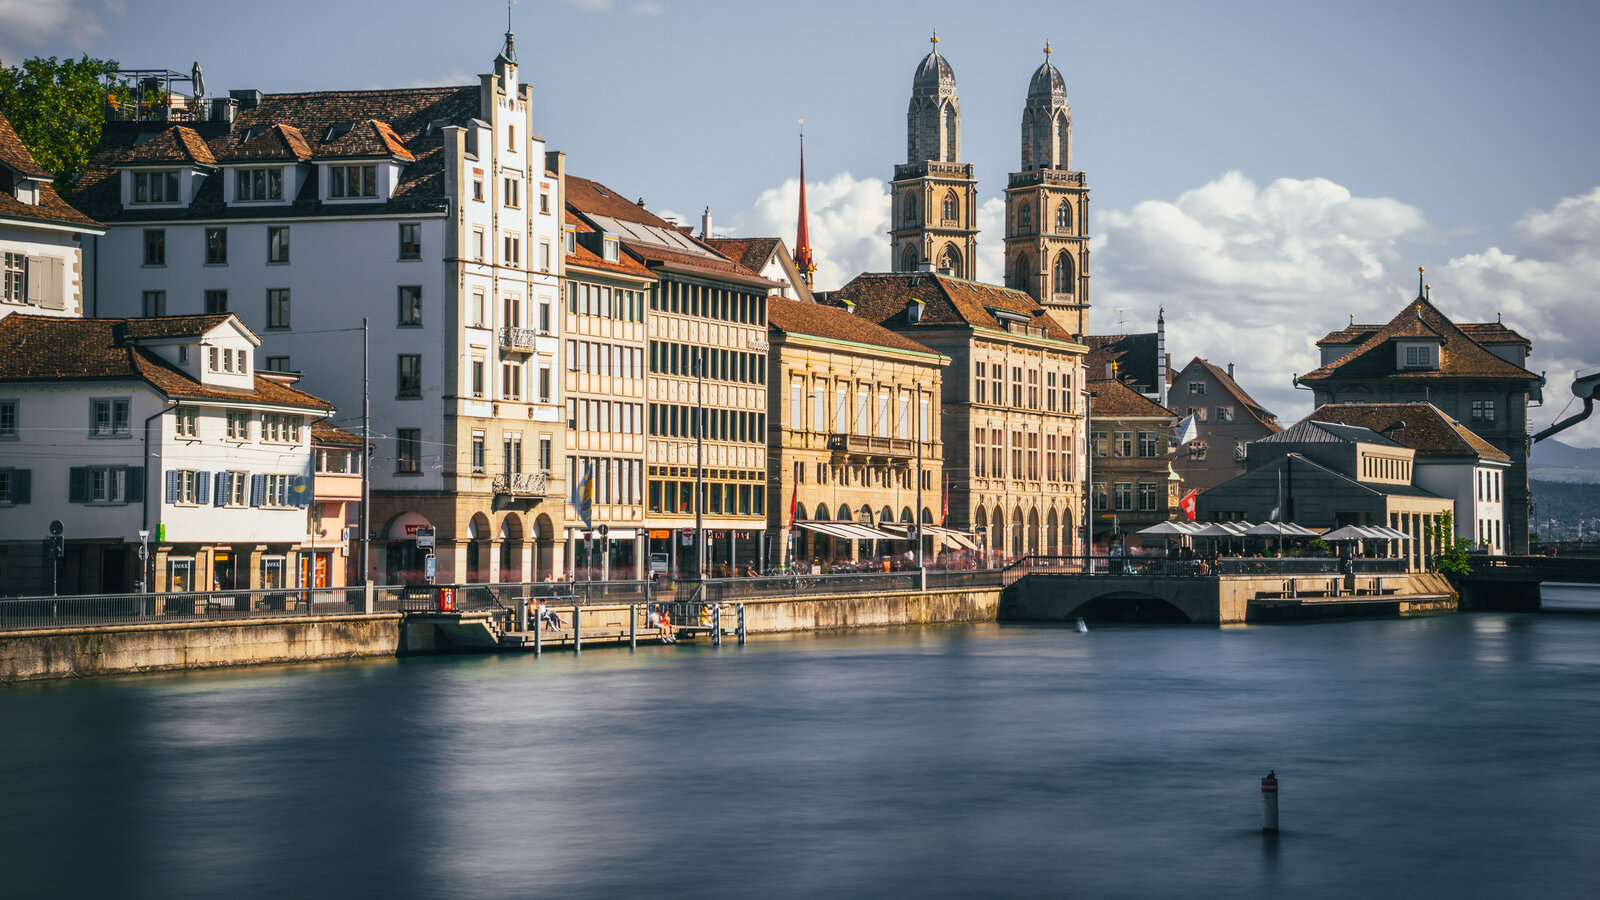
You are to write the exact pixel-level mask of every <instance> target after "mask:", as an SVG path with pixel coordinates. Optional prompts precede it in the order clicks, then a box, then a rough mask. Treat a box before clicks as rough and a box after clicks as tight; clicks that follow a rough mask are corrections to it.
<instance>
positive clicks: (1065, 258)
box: [1005, 43, 1089, 335]
mask: <svg viewBox="0 0 1600 900" xmlns="http://www.w3.org/2000/svg"><path fill="white" fill-rule="evenodd" d="M1050 52H1051V51H1050V45H1049V44H1048V43H1047V44H1045V47H1044V65H1042V66H1040V67H1039V68H1038V70H1037V71H1035V72H1034V73H1033V80H1032V81H1030V82H1029V83H1028V102H1027V104H1026V105H1025V106H1024V107H1023V109H1022V171H1020V172H1012V173H1011V178H1010V183H1009V185H1008V186H1007V187H1006V228H1005V232H1006V271H1005V284H1006V287H1010V288H1016V289H1017V290H1020V291H1026V292H1027V293H1028V294H1029V295H1031V296H1032V297H1033V298H1034V299H1036V300H1038V301H1039V303H1040V304H1042V305H1043V306H1045V307H1046V308H1047V309H1049V310H1050V311H1051V313H1052V314H1053V315H1054V316H1055V319H1056V321H1058V322H1060V323H1061V325H1062V326H1063V327H1065V328H1066V329H1067V330H1068V331H1071V332H1072V333H1073V334H1078V335H1081V334H1085V333H1087V332H1088V329H1089V321H1088V320H1089V187H1088V182H1087V180H1086V179H1085V178H1084V175H1083V173H1082V172H1074V171H1072V111H1071V110H1070V109H1068V108H1067V86H1066V82H1064V81H1062V79H1061V73H1060V72H1058V71H1056V67H1055V66H1053V65H1051V64H1050Z"/></svg>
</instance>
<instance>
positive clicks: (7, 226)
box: [0, 221, 93, 318]
mask: <svg viewBox="0 0 1600 900" xmlns="http://www.w3.org/2000/svg"><path fill="white" fill-rule="evenodd" d="M76 237H77V233H76V232H75V231H73V230H71V229H66V228H54V227H49V226H44V225H39V226H35V225H24V224H21V223H20V222H16V221H3V222H0V253H16V254H21V255H23V256H26V257H31V260H30V264H29V266H28V281H29V287H30V288H32V290H31V291H30V292H29V293H34V294H37V298H36V299H34V300H29V299H28V294H25V295H24V296H23V297H22V298H21V299H20V300H15V301H8V300H6V299H5V295H4V292H3V290H0V318H4V317H5V316H8V315H10V314H11V313H14V312H25V313H31V314H34V315H42V316H65V317H71V318H78V317H81V316H82V315H83V277H82V271H83V265H82V258H83V254H82V250H81V247H80V245H79V243H78V241H77V240H75V238H76ZM85 239H86V240H92V239H93V238H90V237H86V238H85Z"/></svg>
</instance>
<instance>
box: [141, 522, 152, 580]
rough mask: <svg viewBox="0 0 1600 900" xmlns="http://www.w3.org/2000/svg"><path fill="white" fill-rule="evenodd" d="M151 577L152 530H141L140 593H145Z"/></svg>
mask: <svg viewBox="0 0 1600 900" xmlns="http://www.w3.org/2000/svg"><path fill="white" fill-rule="evenodd" d="M149 577H150V532H148V531H146V530H144V529H142V528H141V529H140V530H139V593H141V594H143V593H145V589H146V587H147V586H148V584H149V582H148V581H147V579H148V578H149Z"/></svg>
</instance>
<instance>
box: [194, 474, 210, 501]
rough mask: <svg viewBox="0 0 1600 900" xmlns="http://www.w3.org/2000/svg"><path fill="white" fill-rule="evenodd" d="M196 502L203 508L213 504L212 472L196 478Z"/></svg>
mask: <svg viewBox="0 0 1600 900" xmlns="http://www.w3.org/2000/svg"><path fill="white" fill-rule="evenodd" d="M194 502H196V503H198V504H200V505H201V506H205V505H206V504H208V503H210V502H211V473H210V472H201V473H199V474H198V475H196V476H195V477H194Z"/></svg>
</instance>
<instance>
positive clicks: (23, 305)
mask: <svg viewBox="0 0 1600 900" xmlns="http://www.w3.org/2000/svg"><path fill="white" fill-rule="evenodd" d="M54 181H55V178H54V177H53V176H52V175H51V174H50V173H49V172H46V171H44V169H43V168H41V167H40V166H39V164H38V163H37V162H36V161H35V160H34V158H33V154H32V153H29V152H28V148H27V147H25V146H23V144H22V139H21V138H19V137H18V136H17V132H16V129H14V128H12V127H11V122H10V121H9V120H7V119H6V117H5V114H4V113H0V317H4V316H6V315H9V314H10V313H13V312H30V313H38V314H41V315H54V316H81V315H83V249H82V246H81V245H80V243H79V241H80V240H81V239H82V238H83V236H85V235H96V234H101V233H103V232H102V230H101V228H100V224H99V223H98V222H96V221H94V220H93V219H91V218H89V217H88V216H85V215H84V214H83V213H81V212H79V211H78V210H76V209H74V208H73V207H71V206H69V205H68V204H67V202H66V201H65V200H62V199H61V196H60V195H59V194H57V193H56V189H55V184H54Z"/></svg>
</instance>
